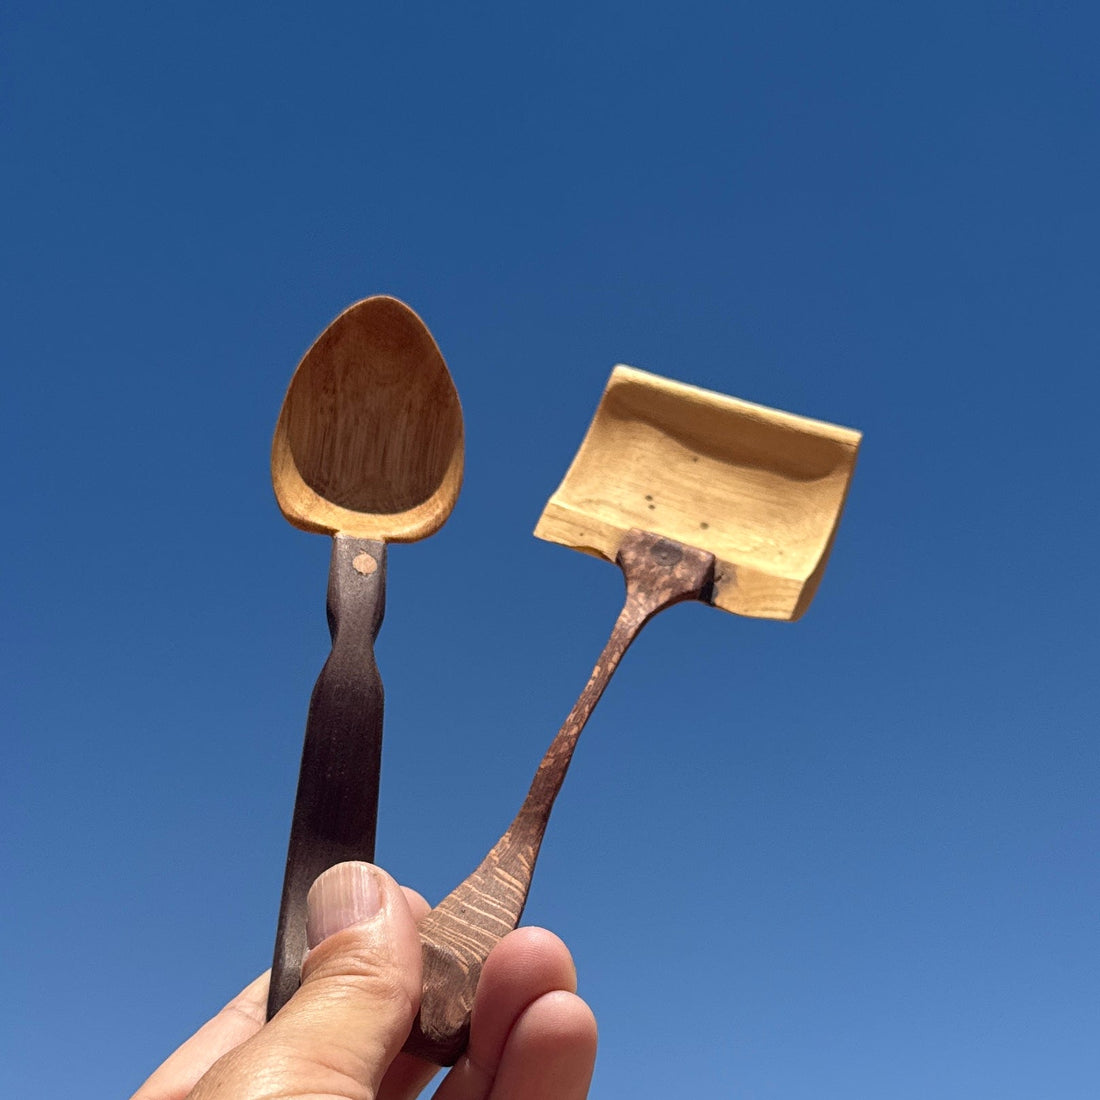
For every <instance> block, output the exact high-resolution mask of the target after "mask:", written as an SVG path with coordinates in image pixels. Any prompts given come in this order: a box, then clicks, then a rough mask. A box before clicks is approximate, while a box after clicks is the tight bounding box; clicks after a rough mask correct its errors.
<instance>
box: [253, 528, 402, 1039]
mask: <svg viewBox="0 0 1100 1100" xmlns="http://www.w3.org/2000/svg"><path fill="white" fill-rule="evenodd" d="M385 603H386V544H385V543H384V542H379V541H376V540H373V539H357V538H352V537H351V536H348V535H336V536H335V537H334V538H333V546H332V563H331V566H330V569H329V581H328V625H329V632H330V634H331V635H332V652H331V653H330V654H329V657H328V660H327V661H326V662H325V665H324V668H322V669H321V674H320V675H319V676H318V677H317V683H316V684H315V685H314V688H313V695H312V697H311V698H310V701H309V717H308V718H307V720H306V735H305V744H304V746H303V748H302V766H301V769H300V771H299V774H298V794H297V797H296V798H295V801H294V818H293V820H292V822H291V826H290V844H289V846H288V849H287V857H286V873H285V876H284V878H283V896H282V902H281V904H280V907H279V926H278V931H277V934H276V938H275V957H274V960H273V962H272V964H271V988H270V992H269V993H268V1000H267V1018H268V1019H269V1020H270V1019H271V1017H272V1016H274V1015H275V1013H276V1012H278V1011H279V1009H280V1008H282V1006H283V1005H284V1004H286V1002H287V1001H288V1000H289V999H290V997H291V995H292V994H293V993H294V991H295V990H296V989H297V988H298V986H299V984H300V983H301V977H302V959H303V958H304V956H305V952H306V895H307V894H308V893H309V888H310V887H311V886H312V885H313V881H314V879H316V878H317V876H318V875H319V874H321V872H322V871H325V870H327V869H328V868H329V867H332V866H333V865H334V864H337V863H342V862H343V861H344V860H349V859H362V860H366V861H368V862H373V860H374V835H375V827H376V824H377V819H378V780H379V771H380V764H381V753H382V678H381V676H380V675H379V673H378V665H377V664H376V662H375V659H374V640H375V638H376V637H377V635H378V630H379V627H380V626H381V625H382V615H383V613H384V611H385Z"/></svg>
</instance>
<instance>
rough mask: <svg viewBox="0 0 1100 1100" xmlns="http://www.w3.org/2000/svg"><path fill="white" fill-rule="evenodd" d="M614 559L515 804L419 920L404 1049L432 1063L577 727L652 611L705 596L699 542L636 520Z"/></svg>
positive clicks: (536, 831)
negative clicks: (608, 594)
mask: <svg viewBox="0 0 1100 1100" xmlns="http://www.w3.org/2000/svg"><path fill="white" fill-rule="evenodd" d="M618 563H619V566H620V568H621V569H622V571H623V573H624V575H625V577H626V602H625V603H624V605H623V609H622V612H621V613H620V614H619V618H618V621H617V622H616V623H615V627H614V629H613V630H612V632H611V637H610V638H609V639H608V642H607V645H606V646H604V649H603V652H602V653H601V654H600V658H599V660H598V661H597V662H596V667H595V668H594V669H593V670H592V675H591V676H590V677H589V679H588V683H587V685H586V686H585V689H584V691H582V692H581V695H580V698H579V699H578V700H577V702H576V703H575V704H574V706H573V709H572V710H571V711H570V712H569V717H568V718H566V720H565V723H564V724H563V725H562V727H561V729H560V730H559V731H558V734H557V736H556V737H555V738H554V740H553V742H552V743H551V745H550V748H549V749H548V750H547V752H546V755H545V756H544V757H543V758H542V763H541V764H539V767H538V771H537V772H536V773H535V778H534V780H533V781H532V783H531V788H530V790H529V791H528V792H527V797H526V799H524V802H523V805H522V806H521V807H520V811H519V813H518V814H517V815H516V817H515V820H514V821H513V822H512V824H511V825H510V826H509V827H508V831H507V832H506V833H505V834H504V836H502V837H501V838H500V840H498V841H497V843H496V844H495V845H494V847H493V849H492V851H491V852H490V853H489V854H488V855H487V856H486V857H485V859H483V860H482V862H481V865H480V866H479V867H478V868H477V870H476V871H474V873H473V874H472V875H470V877H469V878H467V879H466V881H465V882H463V883H462V884H461V885H460V886H458V887H456V888H455V889H454V890H452V891H451V893H450V894H448V895H447V897H445V898H444V899H443V900H442V901H441V902H440V903H439V904H438V905H437V906H436V907H435V908H434V909H433V910H432V911H431V912H430V913H429V914H428V915H427V916H426V917H425V918H424V919H423V920H422V921H421V922H420V940H421V946H422V948H423V952H424V990H423V994H422V996H421V1002H420V1014H419V1015H418V1016H417V1018H416V1022H415V1023H414V1025H413V1030H412V1033H411V1034H410V1036H409V1038H408V1041H407V1042H406V1043H405V1050H406V1051H408V1052H409V1053H411V1054H416V1055H418V1056H420V1057H422V1058H427V1059H429V1060H431V1061H433V1062H436V1063H437V1064H439V1065H445V1066H446V1065H451V1064H452V1063H453V1062H454V1061H455V1060H456V1059H457V1058H458V1056H459V1055H460V1054H461V1053H462V1052H463V1051H464V1050H465V1049H466V1042H467V1039H468V1037H469V1029H470V1011H471V1009H472V1008H473V1004H474V994H475V992H476V991H477V982H478V978H479V977H480V976H481V968H482V966H483V965H484V963H485V960H486V958H487V957H488V955H489V952H490V951H491V950H492V949H493V947H494V946H495V945H496V944H497V943H498V942H499V941H500V940H501V939H502V938H503V937H504V936H506V935H507V934H508V933H509V932H510V931H511V930H512V929H513V928H515V927H516V925H517V924H518V923H519V919H520V916H521V915H522V914H523V907H524V905H525V904H526V903H527V892H528V890H529V889H530V887H531V877H532V875H533V874H534V871H535V861H536V860H537V859H538V854H539V848H540V847H541V845H542V838H543V835H544V833H545V832H546V824H547V822H548V821H549V820H550V811H551V809H553V806H554V799H555V798H557V795H558V791H560V790H561V785H562V783H563V782H564V781H565V773H566V772H567V771H568V769H569V763H570V761H571V760H572V759H573V750H574V749H575V748H576V747H577V740H578V738H579V737H580V734H581V730H583V729H584V726H585V723H586V722H587V721H588V718H589V715H590V714H591V713H592V711H593V709H594V708H595V706H596V703H597V702H599V699H600V696H601V695H603V693H604V689H605V688H606V687H607V685H608V682H609V681H610V680H611V676H612V674H613V673H614V672H615V669H616V668H617V667H618V665H619V661H621V660H622V657H623V654H624V653H626V651H627V649H628V648H629V647H630V644H631V642H633V641H634V639H635V638H636V637H637V636H638V632H639V631H640V630H641V629H642V627H643V626H644V625H645V624H646V623H647V622H648V621H649V620H650V619H651V618H652V617H653V616H654V615H656V614H657V612H658V611H662V610H663V609H664V608H666V607H671V606H672V605H673V604H676V603H680V602H682V601H684V600H692V599H702V600H708V599H709V597H710V590H711V587H712V585H713V582H714V555H713V554H709V553H707V552H706V551H702V550H696V549H694V548H693V547H690V546H684V545H683V544H682V543H678V542H673V541H672V540H671V539H665V538H661V537H660V536H659V535H655V534H653V533H652V532H649V531H640V530H637V529H634V530H631V531H629V532H628V533H627V534H626V536H624V538H623V542H622V545H621V547H620V548H619V554H618Z"/></svg>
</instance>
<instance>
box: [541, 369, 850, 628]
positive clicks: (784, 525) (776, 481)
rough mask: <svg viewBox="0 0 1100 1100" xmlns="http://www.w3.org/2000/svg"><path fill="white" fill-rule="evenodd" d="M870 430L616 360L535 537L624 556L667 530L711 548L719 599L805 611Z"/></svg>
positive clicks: (764, 613)
mask: <svg viewBox="0 0 1100 1100" xmlns="http://www.w3.org/2000/svg"><path fill="white" fill-rule="evenodd" d="M860 438H861V437H860V433H859V432H856V431H853V430H851V429H849V428H841V427H838V426H837V425H834V424H826V423H824V422H822V421H819V420H811V419H809V418H807V417H801V416H795V415H793V414H791V413H786V412H781V411H779V410H777V409H769V408H766V407H764V406H762V405H754V404H751V403H750V402H748V401H741V400H739V399H737V398H734V397H727V396H726V395H724V394H718V393H712V392H710V391H708V390H702V389H699V388H697V387H695V386H688V385H685V384H684V383H682V382H674V381H672V380H670V379H667V378H661V377H660V376H658V375H655V374H649V373H647V372H645V371H640V370H636V369H635V368H633V367H625V366H618V367H616V368H615V369H614V371H612V374H611V377H610V379H609V381H608V383H607V388H606V389H605V391H604V394H603V398H602V399H601V401H600V404H599V407H598V409H597V410H596V415H595V417H594V418H593V421H592V424H591V426H590V427H589V429H588V433H587V435H586V436H585V438H584V441H583V443H582V444H581V447H580V450H579V451H578V452H577V456H576V458H575V459H574V460H573V463H572V465H571V466H570V467H569V470H568V472H567V473H566V475H565V479H564V480H563V481H562V483H561V485H560V486H559V487H558V489H557V491H556V492H555V493H554V494H553V496H552V497H551V498H550V501H549V503H548V504H547V505H546V508H545V510H544V511H543V514H542V516H541V518H540V519H539V522H538V526H537V527H536V528H535V534H536V535H537V536H538V537H539V538H543V539H547V540H549V541H550V542H558V543H561V544H562V545H564V546H569V547H572V548H574V549H577V550H582V551H584V552H585V553H589V554H594V555H595V556H597V557H601V558H604V559H605V560H607V561H614V560H615V556H616V554H617V553H618V550H619V546H620V544H621V542H622V539H623V536H624V535H625V533H626V532H627V531H628V530H630V529H631V528H634V527H642V528H646V529H648V530H652V531H659V532H661V533H662V534H664V535H666V536H667V537H669V538H672V539H676V540H677V541H679V542H682V543H684V544H685V545H688V546H697V547H699V548H700V549H704V550H707V551H709V552H710V553H712V554H714V556H715V559H716V565H715V583H714V591H713V594H712V598H711V602H712V603H713V604H714V605H715V606H716V607H720V608H722V609H724V610H726V611H733V612H736V613H737V614H740V615H750V616H754V617H759V618H767V619H797V618H798V617H799V616H800V615H802V614H803V612H804V611H805V610H806V608H807V607H808V606H809V604H810V601H811V600H812V599H813V596H814V593H815V592H816V590H817V586H818V583H819V582H820V580H821V575H822V573H823V571H824V568H825V563H826V561H827V560H828V556H829V551H830V549H831V547H832V541H833V537H834V534H835V531H836V526H837V523H838V522H839V519H840V513H841V510H842V508H843V506H844V500H845V497H846V495H847V492H848V485H849V483H850V481H851V476H852V471H853V469H854V467H855V461H856V454H857V452H858V449H859V443H860Z"/></svg>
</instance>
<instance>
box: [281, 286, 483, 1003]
mask: <svg viewBox="0 0 1100 1100" xmlns="http://www.w3.org/2000/svg"><path fill="white" fill-rule="evenodd" d="M463 455H464V442H463V430H462V408H461V406H460V405H459V401H458V394H457V393H456V391H455V387H454V383H453V382H452V381H451V376H450V374H449V373H448V371H447V365H446V363H445V362H444V361H443V356H442V355H441V354H440V352H439V348H438V347H437V346H436V344H435V341H434V340H433V339H432V336H431V333H430V332H429V331H428V329H427V327H426V326H425V325H424V322H423V321H421V320H420V318H419V317H418V316H417V315H416V314H415V313H414V312H413V311H412V310H411V309H409V307H408V306H406V305H404V304H403V303H401V302H399V301H397V300H396V299H394V298H387V297H382V296H379V297H374V298H367V299H365V300H364V301H361V302H357V303H356V304H355V305H353V306H350V307H349V308H348V309H346V310H345V311H344V312H343V313H341V314H340V316H339V317H337V318H336V320H335V321H333V322H332V324H331V325H329V327H328V328H327V329H325V331H324V332H323V333H322V334H321V335H320V336H319V337H318V339H317V342H316V343H315V344H314V345H313V347H311V348H310V349H309V351H308V352H306V355H305V358H304V359H302V361H301V363H300V364H299V365H298V369H297V370H296V371H295V372H294V377H293V378H292V379H291V382H290V388H289V389H288V390H287V394H286V398H285V400H284V401H283V407H282V411H281V412H280V413H279V420H278V423H277V425H276V427H275V440H274V443H273V444H272V448H271V480H272V483H273V485H274V487H275V498H276V500H277V501H278V503H279V508H280V509H281V510H282V513H283V515H284V516H286V518H287V519H288V520H289V521H290V522H291V523H292V524H294V526H295V527H300V528H302V529H303V530H306V531H320V532H324V533H325V534H329V535H332V536H333V549H332V563H331V568H330V571H329V585H328V622H329V631H330V633H331V634H332V652H331V654H330V655H329V658H328V660H327V661H326V662H325V666H324V668H323V669H322V670H321V674H320V676H319V677H318V678H317V683H316V685H315V686H314V689H313V696H312V698H311V699H310V704H309V717H308V719H307V721H306V734H305V744H304V747H303V749H302V765H301V771H300V773H299V777H298V794H297V797H296V799H295V803H294V817H293V821H292V823H291V828H290V844H289V847H288V851H287V861H286V874H285V877H284V879H283V895H282V902H281V905H280V909H279V926H278V933H277V936H276V940H275V957H274V961H273V963H272V967H271V988H270V993H269V995H268V1003H267V1015H268V1019H270V1018H271V1017H272V1016H273V1015H274V1014H275V1013H276V1012H277V1011H278V1010H279V1009H280V1008H281V1007H282V1006H283V1005H284V1004H285V1003H286V1002H287V1000H288V999H289V998H290V996H291V995H292V994H293V993H294V991H295V990H296V989H297V988H298V986H299V984H300V982H301V968H302V959H303V957H304V954H305V949H306V935H305V902H306V894H307V893H308V892H309V888H310V886H311V885H312V884H313V881H314V879H316V878H317V876H318V875H319V874H321V872H322V871H325V870H327V869H328V868H329V867H331V866H333V865H334V864H336V863H341V862H343V861H344V860H349V859H362V860H367V861H373V859H374V837H375V825H376V822H377V816H378V777H379V764H380V757H381V748H382V680H381V678H380V676H379V673H378V666H377V664H376V663H375V659H374V640H375V638H376V637H377V635H378V629H379V627H380V626H381V624H382V615H383V611H384V607H385V579H386V542H413V541H415V540H416V539H421V538H424V537H426V536H427V535H431V534H433V533H434V532H435V531H437V530H438V529H439V528H440V527H441V526H442V525H443V523H444V521H445V520H446V519H447V517H448V516H449V515H450V513H451V510H452V508H453V507H454V504H455V500H456V499H457V497H458V491H459V488H460V486H461V484H462V465H463Z"/></svg>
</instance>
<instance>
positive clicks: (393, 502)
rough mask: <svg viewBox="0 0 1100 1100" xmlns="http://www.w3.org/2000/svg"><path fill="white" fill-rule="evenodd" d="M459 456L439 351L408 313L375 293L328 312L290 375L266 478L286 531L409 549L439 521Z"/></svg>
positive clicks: (457, 481)
mask: <svg viewBox="0 0 1100 1100" xmlns="http://www.w3.org/2000/svg"><path fill="white" fill-rule="evenodd" d="M463 456H464V440H463V431H462V409H461V406H460V405H459V401H458V395H457V393H456V392H455V388H454V383H453V382H452V381H451V376H450V374H449V373H448V371H447V366H446V363H445V362H444V361H443V356H442V355H441V354H440V352H439V348H438V347H437V346H436V343H435V341H434V340H433V339H432V336H431V333H430V332H429V331H428V329H427V327H426V326H425V325H424V322H423V321H421V320H420V318H419V317H418V316H417V315H416V314H415V313H414V312H413V311H412V310H411V309H409V307H408V306H406V305H405V304H404V303H402V302H399V301H397V300H396V299H395V298H389V297H385V296H382V295H379V296H377V297H373V298H366V299H364V300H363V301H361V302H357V303H356V304H355V305H353V306H350V307H349V308H348V309H346V310H345V311H344V312H343V313H342V314H340V316H339V317H337V318H336V320H335V321H333V322H332V324H331V325H329V327H328V328H327V329H325V331H324V332H323V333H322V334H321V335H320V336H319V337H318V338H317V341H316V343H314V345H313V346H312V347H311V348H310V349H309V351H308V352H306V355H305V357H304V358H303V359H302V361H301V363H300V364H299V366H298V369H297V370H296V371H295V372H294V377H293V378H292V379H291V382H290V388H289V389H288V390H287V394H286V399H285V400H284V402H283V408H282V412H281V413H280V414H279V420H278V423H277V425H276V428H275V439H274V442H273V443H272V448H271V478H272V483H273V484H274V487H275V497H276V499H277V500H278V502H279V507H280V509H281V510H282V512H283V515H284V516H286V518H287V519H288V520H290V522H291V523H293V524H294V525H295V526H296V527H300V528H302V529H303V530H306V531H320V532H324V533H325V534H332V535H334V534H337V533H343V534H347V535H353V536H355V537H357V538H366V539H385V540H386V541H388V542H413V541H415V540H416V539H420V538H424V537H425V536H427V535H430V534H432V533H434V532H435V531H437V530H438V529H439V528H440V526H442V524H443V522H444V520H445V519H446V518H447V516H448V515H450V512H451V509H452V507H453V506H454V502H455V499H456V498H457V496H458V491H459V488H460V486H461V484H462V468H463Z"/></svg>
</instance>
